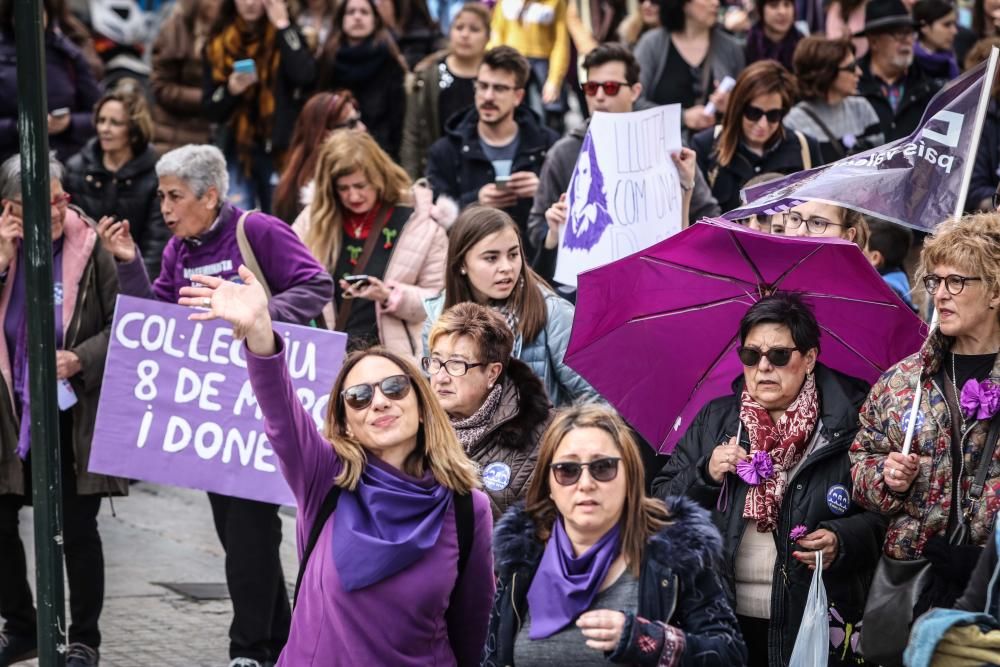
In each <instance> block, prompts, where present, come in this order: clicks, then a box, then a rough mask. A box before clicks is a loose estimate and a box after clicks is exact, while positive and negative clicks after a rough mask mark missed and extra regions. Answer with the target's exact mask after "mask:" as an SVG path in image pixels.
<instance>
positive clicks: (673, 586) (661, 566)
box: [482, 498, 746, 667]
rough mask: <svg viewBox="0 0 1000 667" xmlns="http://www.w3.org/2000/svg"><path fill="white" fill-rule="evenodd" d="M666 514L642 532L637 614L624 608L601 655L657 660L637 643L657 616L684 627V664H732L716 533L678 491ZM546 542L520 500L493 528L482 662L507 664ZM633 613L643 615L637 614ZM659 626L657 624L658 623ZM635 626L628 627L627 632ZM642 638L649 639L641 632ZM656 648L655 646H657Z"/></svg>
mask: <svg viewBox="0 0 1000 667" xmlns="http://www.w3.org/2000/svg"><path fill="white" fill-rule="evenodd" d="M666 504H667V507H668V508H670V513H671V515H672V517H673V518H672V521H671V523H670V524H668V525H667V526H665V527H664V528H663V529H662V530H660V532H658V533H656V534H655V535H653V536H652V537H651V538H649V542H648V543H647V545H646V553H645V554H644V556H643V562H642V568H641V570H640V573H639V604H638V611H637V614H634V613H631V612H626V614H625V615H626V618H627V621H626V624H625V631H624V632H623V637H622V640H621V641H620V642H619V644H618V646H617V647H616V649H615V651H614V652H613V653H612V654H611V655H610V656H609V657H608V660H610V661H611V662H615V663H627V664H638V665H650V666H653V665H657V664H659V660H660V658H661V652H662V651H660V650H657V651H650V650H644V649H641V648H639V646H638V640H639V630H640V628H642V627H646V626H652V627H651V629H652V631H653V632H655V631H656V630H657V623H656V622H657V621H661V622H663V623H667V624H669V625H670V626H672V627H673V628H676V629H678V630H680V631H681V632H682V633H683V634H684V639H685V643H686V646H685V648H684V652H683V653H682V654H681V657H680V662H679V663H678V664H679V665H681V666H683V667H695V666H697V667H715V666H718V667H739V665H744V664H746V647H745V646H744V644H743V639H742V637H740V632H739V629H738V627H737V624H736V616H735V615H734V614H733V611H732V609H731V608H730V606H729V603H728V602H727V601H726V596H725V593H724V591H723V587H722V585H721V582H720V581H719V576H718V574H717V572H718V562H719V558H720V556H721V552H720V543H719V533H718V531H717V530H716V529H715V527H714V526H712V522H711V521H710V520H709V517H708V513H707V512H705V510H703V509H701V508H700V507H698V506H697V505H695V504H694V503H692V502H690V501H689V500H687V499H685V498H670V499H667V501H666ZM544 550H545V543H544V542H542V541H541V540H539V539H538V537H537V535H536V525H535V522H534V520H533V519H532V518H531V515H529V514H528V513H527V512H526V511H525V509H524V506H523V505H515V506H514V507H512V508H511V509H510V510H509V511H508V512H507V513H506V514H504V516H503V518H502V519H501V520H500V522H499V523H498V524H497V527H496V530H494V532H493V554H494V559H495V560H494V562H495V565H494V567H495V568H496V571H497V592H496V597H495V598H494V600H493V611H492V612H491V613H490V628H489V634H488V635H487V637H486V648H485V650H484V651H483V660H482V665H483V666H484V667H496V666H498V665H504V666H505V667H511V666H513V665H514V640H515V639H516V638H517V633H518V631H519V630H520V629H521V619H523V618H524V615H525V613H526V612H527V611H528V587H529V586H530V585H531V580H532V579H533V578H534V576H535V571H536V570H537V569H538V564H539V562H541V560H542V553H543V552H544ZM636 616H640V617H642V618H641V619H639V620H638V621H636ZM659 629H660V630H661V632H662V628H659ZM633 630H635V632H633ZM643 641H644V642H646V641H648V639H644V640H643ZM661 649H662V647H661Z"/></svg>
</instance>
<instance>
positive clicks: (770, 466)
mask: <svg viewBox="0 0 1000 667" xmlns="http://www.w3.org/2000/svg"><path fill="white" fill-rule="evenodd" d="M736 474H737V475H739V476H740V479H742V480H743V481H744V482H746V483H747V484H749V485H750V486H757V485H758V484H760V483H761V482H763V481H764V480H765V479H771V478H772V477H774V461H772V460H771V455H770V454H768V453H767V452H765V451H758V452H756V453H755V454H754V455H753V456H752V457H751V458H750V460H749V461H740V462H739V463H737V464H736Z"/></svg>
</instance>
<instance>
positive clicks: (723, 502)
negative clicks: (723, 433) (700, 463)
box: [715, 421, 743, 514]
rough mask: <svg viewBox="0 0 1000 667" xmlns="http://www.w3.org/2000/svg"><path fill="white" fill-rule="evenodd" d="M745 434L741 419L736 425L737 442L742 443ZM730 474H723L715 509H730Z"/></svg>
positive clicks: (723, 510) (721, 510)
mask: <svg viewBox="0 0 1000 667" xmlns="http://www.w3.org/2000/svg"><path fill="white" fill-rule="evenodd" d="M742 434H743V422H742V421H739V422H738V426H737V427H736V444H737V445H738V444H740V436H741V435H742ZM728 481H729V474H728V473H727V474H725V475H723V476H722V486H721V487H720V488H719V497H718V499H716V501H715V509H716V511H717V512H720V513H723V514H724V513H725V512H726V510H727V509H729V493H728V488H727V487H728V484H727V482H728Z"/></svg>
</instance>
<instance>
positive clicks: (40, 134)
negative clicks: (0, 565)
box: [14, 0, 66, 667]
mask: <svg viewBox="0 0 1000 667" xmlns="http://www.w3.org/2000/svg"><path fill="white" fill-rule="evenodd" d="M51 19H52V17H49V20H51ZM14 24H15V25H16V26H17V36H16V42H17V127H18V140H19V142H20V150H21V200H22V202H23V210H24V241H23V246H22V247H23V249H24V266H23V267H18V268H19V269H23V270H25V280H26V288H27V306H28V312H27V319H28V322H27V325H28V326H27V334H28V336H27V339H28V368H29V373H28V379H29V385H28V391H29V392H30V393H29V395H30V397H31V400H30V405H31V415H30V419H31V477H32V479H31V482H32V497H33V500H34V509H35V569H36V582H37V586H36V592H37V605H38V658H39V664H40V665H41V666H42V667H62V666H63V665H65V664H66V638H65V634H64V633H65V628H66V622H65V619H66V604H65V601H64V591H63V549H62V534H63V533H62V483H61V478H60V471H61V468H60V461H59V409H58V404H57V401H56V363H55V362H56V338H55V314H54V311H53V309H54V304H53V294H52V222H51V218H50V215H51V211H50V208H49V201H50V197H51V193H50V192H49V131H48V105H47V99H46V87H45V86H46V76H45V37H44V24H43V21H42V0H16V4H15V7H14ZM22 418H24V419H28V418H29V416H28V415H22Z"/></svg>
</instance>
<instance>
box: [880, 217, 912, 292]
mask: <svg viewBox="0 0 1000 667" xmlns="http://www.w3.org/2000/svg"><path fill="white" fill-rule="evenodd" d="M868 227H869V229H870V232H871V236H869V238H868V260H869V261H870V262H871V263H872V266H874V267H875V269H876V270H878V272H879V274H880V275H881V276H882V278H883V279H885V282H887V283H888V284H889V287H891V288H892V291H893V292H895V293H896V294H898V295H899V298H900V299H902V300H903V301H905V302H906V304H907V305H908V306H909V307H910V308H913V310H914V311H916V310H917V308H916V306H914V305H913V299H912V298H911V296H910V292H911V288H910V278H909V276H907V275H906V271H905V270H904V269H903V260H904V259H906V255H907V254H909V252H910V246H911V245H912V244H913V232H911V231H910V230H909V229H907V228H906V227H902V226H900V225H895V224H893V223H891V222H886V221H885V220H878V219H876V218H868Z"/></svg>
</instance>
